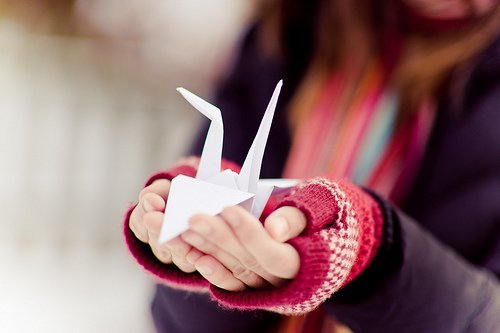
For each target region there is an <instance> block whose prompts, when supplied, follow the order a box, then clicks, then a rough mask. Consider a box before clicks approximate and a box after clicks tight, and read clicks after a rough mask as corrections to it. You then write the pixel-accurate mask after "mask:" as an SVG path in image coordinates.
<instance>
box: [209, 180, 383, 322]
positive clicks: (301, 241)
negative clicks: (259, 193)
mask: <svg viewBox="0 0 500 333" xmlns="http://www.w3.org/2000/svg"><path fill="white" fill-rule="evenodd" d="M281 206H294V207H297V208H299V209H300V210H301V211H302V212H303V213H304V214H305V215H306V217H307V220H308V225H307V227H306V229H305V230H304V232H303V233H302V234H301V235H300V236H299V237H296V238H294V239H292V240H291V241H290V242H289V243H290V244H292V245H293V246H294V247H295V248H296V249H297V251H298V252H299V254H300V258H301V266H300V270H299V273H298V275H297V276H296V277H295V278H294V279H293V280H292V281H290V282H289V283H288V284H287V285H285V286H283V287H280V288H277V289H272V290H244V291H241V292H231V291H226V290H222V289H219V288H217V287H215V286H213V285H211V286H210V291H211V293H212V295H213V297H214V298H215V299H217V300H218V301H219V302H220V303H222V304H224V305H226V306H228V307H231V308H240V309H266V310H270V311H274V312H279V313H283V314H293V315H297V314H303V313H307V312H310V311H312V310H313V309H314V308H316V307H317V306H319V305H320V304H321V303H323V302H324V301H325V300H327V299H328V298H329V297H330V296H331V295H332V294H333V293H335V292H336V291H337V290H339V289H340V288H341V287H342V286H344V285H346V284H347V283H348V282H350V281H351V280H352V279H354V278H355V277H356V276H357V275H359V273H360V272H361V271H362V270H363V269H364V268H365V267H367V266H368V265H369V264H370V262H371V260H372V259H373V257H374V256H375V254H376V252H377V249H378V247H379V245H380V242H381V238H382V225H383V217H382V213H381V210H380V207H379V205H378V204H377V202H376V201H375V200H374V199H373V198H372V197H371V196H370V195H369V194H367V193H365V192H364V191H363V190H362V189H361V188H359V187H357V186H356V185H353V184H351V183H349V182H347V181H343V180H340V181H336V182H334V181H331V180H328V179H324V178H315V179H312V180H309V181H307V182H304V183H302V184H301V185H299V186H298V187H297V188H296V189H295V190H294V191H293V192H292V193H291V194H290V195H289V196H287V197H285V198H284V199H283V201H282V202H281V203H279V204H278V207H281Z"/></svg>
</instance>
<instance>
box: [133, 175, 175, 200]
mask: <svg viewBox="0 0 500 333" xmlns="http://www.w3.org/2000/svg"><path fill="white" fill-rule="evenodd" d="M170 183H171V182H170V180H168V179H157V180H155V181H154V182H153V183H152V184H151V185H149V186H146V187H145V188H143V189H142V191H141V192H140V193H139V201H140V200H142V197H143V196H144V195H146V194H148V193H156V194H158V195H159V196H160V197H162V198H163V199H164V200H166V199H167V196H168V192H169V191H170Z"/></svg>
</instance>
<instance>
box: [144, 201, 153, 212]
mask: <svg viewBox="0 0 500 333" xmlns="http://www.w3.org/2000/svg"><path fill="white" fill-rule="evenodd" d="M142 208H144V211H145V212H152V211H153V206H151V204H150V203H149V201H147V200H146V199H144V201H143V202H142Z"/></svg>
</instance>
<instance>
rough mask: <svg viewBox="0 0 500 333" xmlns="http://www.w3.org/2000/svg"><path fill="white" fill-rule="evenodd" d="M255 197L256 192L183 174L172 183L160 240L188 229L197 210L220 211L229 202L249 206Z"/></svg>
mask: <svg viewBox="0 0 500 333" xmlns="http://www.w3.org/2000/svg"><path fill="white" fill-rule="evenodd" d="M253 197H254V194H252V193H247V192H243V191H238V190H235V189H232V188H228V187H225V186H221V185H216V184H211V183H208V182H206V181H203V180H199V179H196V178H191V177H187V176H184V175H179V176H177V177H175V178H174V179H173V180H172V184H171V186H170V193H169V195H168V200H167V207H166V209H165V218H164V221H163V226H162V229H161V233H160V239H159V241H160V243H163V242H166V241H168V240H170V239H172V238H174V237H175V236H177V235H179V234H181V233H182V232H184V231H186V230H187V229H188V221H189V218H190V217H191V216H193V215H194V214H200V213H202V214H209V215H217V214H219V213H220V212H221V211H222V210H223V209H224V208H225V207H227V206H233V205H240V204H241V205H243V206H245V203H247V205H246V207H245V208H247V207H248V201H252V199H253Z"/></svg>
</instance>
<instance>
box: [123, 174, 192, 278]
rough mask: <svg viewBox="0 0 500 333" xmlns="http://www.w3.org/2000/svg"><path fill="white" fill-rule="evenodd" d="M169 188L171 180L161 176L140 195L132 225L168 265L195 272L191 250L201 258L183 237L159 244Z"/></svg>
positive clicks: (138, 235) (137, 233)
mask: <svg viewBox="0 0 500 333" xmlns="http://www.w3.org/2000/svg"><path fill="white" fill-rule="evenodd" d="M169 190H170V181H169V180H167V179H158V180H156V181H154V182H153V183H152V184H151V185H149V186H147V187H145V188H144V189H143V190H142V191H141V193H140V194H139V203H138V204H137V206H136V207H135V208H134V210H133V211H132V214H131V215H130V220H129V227H130V229H131V230H132V232H133V233H134V234H135V236H136V237H137V238H138V239H139V240H140V241H142V242H144V243H148V244H149V246H150V247H151V250H152V251H153V253H154V255H155V256H156V257H157V258H158V260H160V261H161V262H163V263H165V264H171V263H173V264H175V265H176V266H177V267H179V269H180V270H182V271H184V272H186V273H191V272H194V271H195V270H196V269H195V267H194V265H193V264H191V263H189V262H188V261H187V260H186V256H187V255H188V253H190V255H194V256H195V257H198V256H199V255H198V253H197V252H199V251H198V250H196V249H194V248H192V247H191V245H189V244H187V243H186V242H184V241H183V240H182V239H181V238H180V236H177V237H175V238H174V239H172V240H170V241H168V242H166V243H165V244H159V243H158V236H159V234H160V229H161V225H162V223H163V215H164V214H163V212H164V210H165V202H166V200H167V197H168V192H169ZM200 254H201V252H200Z"/></svg>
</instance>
